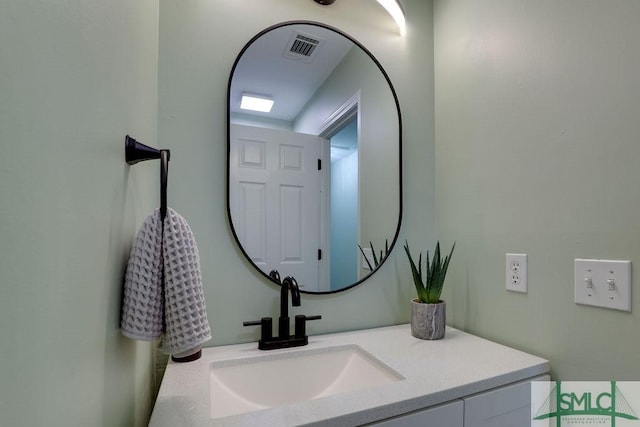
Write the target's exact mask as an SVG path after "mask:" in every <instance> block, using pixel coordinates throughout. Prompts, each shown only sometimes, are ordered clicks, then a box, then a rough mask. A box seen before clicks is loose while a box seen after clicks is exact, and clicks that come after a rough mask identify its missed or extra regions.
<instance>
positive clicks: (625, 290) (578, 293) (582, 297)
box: [574, 259, 631, 311]
mask: <svg viewBox="0 0 640 427" xmlns="http://www.w3.org/2000/svg"><path fill="white" fill-rule="evenodd" d="M574 282H575V283H574V284H575V297H574V300H575V302H576V304H584V305H593V306H596V307H604V308H611V309H614V310H622V311H631V261H611V260H600V259H576V260H575V274H574Z"/></svg>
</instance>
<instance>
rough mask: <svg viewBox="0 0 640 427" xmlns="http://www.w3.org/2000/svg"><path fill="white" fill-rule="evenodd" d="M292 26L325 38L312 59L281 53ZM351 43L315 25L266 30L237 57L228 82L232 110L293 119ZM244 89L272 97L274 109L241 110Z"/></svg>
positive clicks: (280, 118)
mask: <svg viewBox="0 0 640 427" xmlns="http://www.w3.org/2000/svg"><path fill="white" fill-rule="evenodd" d="M294 30H295V31H298V32H303V33H307V34H309V35H312V36H313V37H316V38H319V39H321V40H324V43H323V44H322V45H321V46H320V47H318V48H317V49H316V50H317V54H316V56H315V57H314V58H313V60H312V62H311V63H305V62H303V61H300V60H296V59H290V58H286V57H285V56H283V53H284V51H285V48H286V47H287V45H288V42H289V40H290V38H291V36H292V33H293V32H294ZM353 46H354V44H353V43H352V42H351V40H349V39H348V38H346V37H344V36H342V35H340V34H338V33H336V32H334V31H331V30H328V29H326V28H324V27H319V26H315V25H308V24H295V25H287V26H284V27H278V28H276V29H274V30H271V31H269V32H268V33H266V34H264V35H262V36H261V37H259V38H258V39H257V40H255V41H254V42H253V43H252V44H251V45H250V46H249V47H248V48H247V50H246V51H245V52H244V53H243V55H242V58H241V59H240V60H239V61H238V64H237V66H236V68H235V70H234V74H233V79H232V82H231V92H230V98H229V102H230V104H231V105H230V110H231V112H232V113H242V114H251V115H257V116H262V117H269V118H271V119H279V120H285V121H289V122H291V121H293V120H294V119H295V117H296V116H297V115H298V113H299V112H300V110H301V109H302V108H303V107H304V106H305V104H306V103H307V102H308V101H309V99H310V98H311V97H312V96H313V94H314V93H315V92H316V90H317V89H318V88H319V87H320V86H321V85H322V83H323V82H324V81H325V80H326V78H327V77H328V76H329V75H330V74H331V72H332V71H333V70H334V68H335V67H336V66H337V65H338V64H339V63H340V61H342V58H344V56H345V55H346V54H347V52H349V50H350V49H351V48H352V47H353ZM243 92H249V93H253V94H257V95H267V96H270V97H272V98H273V99H274V101H275V103H274V106H273V109H272V110H271V112H270V113H256V112H250V111H246V110H240V98H241V96H242V93H243Z"/></svg>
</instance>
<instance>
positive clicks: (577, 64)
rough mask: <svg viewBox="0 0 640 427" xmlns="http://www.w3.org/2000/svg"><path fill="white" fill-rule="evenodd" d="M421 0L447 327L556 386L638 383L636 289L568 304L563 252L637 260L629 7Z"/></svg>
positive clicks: (634, 68)
mask: <svg viewBox="0 0 640 427" xmlns="http://www.w3.org/2000/svg"><path fill="white" fill-rule="evenodd" d="M434 3H435V5H434V22H435V47H436V48H435V87H436V104H435V105H436V108H435V112H436V114H435V123H436V157H437V161H436V168H437V177H436V179H437V185H436V206H437V229H438V236H439V237H440V239H441V240H443V241H445V242H447V243H450V242H452V241H453V240H456V241H457V246H456V254H455V256H454V260H453V262H452V267H451V268H452V271H451V276H450V277H448V279H447V280H448V282H449V286H453V289H452V290H450V292H449V293H448V296H447V298H448V299H449V300H450V303H451V304H450V306H449V308H450V311H449V312H448V314H449V315H450V319H451V320H452V323H453V324H454V325H456V326H459V327H463V328H465V329H466V330H468V331H470V332H472V333H475V334H478V335H481V336H484V337H487V338H490V339H493V340H496V341H499V342H502V343H506V344H509V345H512V346H515V347H518V348H520V349H524V350H528V351H531V352H533V353H536V354H539V355H541V356H544V357H547V358H549V359H550V360H551V367H552V372H553V374H554V375H555V376H556V377H557V378H559V379H565V380H568V379H573V380H589V379H601V380H613V379H618V380H638V379H640V370H638V360H640V340H639V339H638V338H639V337H640V332H639V326H640V317H639V316H640V304H639V303H638V298H637V295H638V292H636V291H637V289H636V290H635V291H634V292H633V294H634V295H633V301H632V307H633V312H632V313H626V312H619V311H613V310H605V309H600V308H593V307H587V306H579V305H576V304H574V302H573V289H574V287H573V260H574V258H603V259H623V260H631V261H632V262H633V263H634V264H635V265H636V266H637V265H640V222H639V216H638V212H639V211H640V190H639V189H638V183H640V168H639V167H638V161H639V160H640V141H639V139H638V138H639V133H638V119H639V118H640V81H639V80H638V76H640V56H638V47H637V41H638V40H639V39H640V26H638V22H639V21H640V3H639V2H636V1H629V0H612V1H607V2H601V1H598V0H564V1H561V2H558V1H552V0H543V1H535V2H531V1H526V0H519V1H513V0H495V1H491V2H488V1H484V2H478V1H450V0H437V1H435V2H434ZM411 179H415V178H414V177H412V178H411ZM507 252H515V253H526V254H528V255H529V258H528V261H529V274H528V279H529V293H528V294H527V295H523V294H517V293H508V292H506V291H505V277H504V276H505V273H504V270H505V253H507ZM634 286H637V282H636V283H635V284H634Z"/></svg>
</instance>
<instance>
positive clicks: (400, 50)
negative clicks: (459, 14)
mask: <svg viewBox="0 0 640 427" xmlns="http://www.w3.org/2000/svg"><path fill="white" fill-rule="evenodd" d="M404 5H405V7H406V10H407V16H408V17H409V26H410V31H409V32H408V34H407V36H406V37H404V38H403V37H401V36H400V35H399V34H398V31H397V27H396V26H395V23H394V22H393V20H392V19H391V18H390V17H389V15H388V14H387V13H386V12H385V11H384V9H382V7H380V6H379V5H378V4H377V3H376V2H373V1H371V0H348V1H338V2H336V3H334V4H333V5H331V6H329V7H325V6H320V5H318V4H316V3H315V2H313V1H311V0H308V1H302V0H279V1H264V0H216V1H211V0H193V1H189V2H176V1H170V0H161V2H160V50H159V52H160V53H159V132H158V136H159V140H160V142H159V144H160V145H161V146H163V147H168V148H170V149H171V150H172V151H171V155H172V159H171V177H170V182H169V184H170V187H169V203H170V205H172V206H173V207H174V208H175V209H176V210H177V211H178V212H180V213H181V214H183V215H184V216H185V218H186V219H187V220H188V221H189V224H190V225H191V227H192V229H193V231H194V233H195V236H196V238H197V239H198V247H199V249H200V257H201V262H202V272H203V279H204V283H205V287H206V298H207V308H208V313H209V320H210V322H211V326H212V329H213V339H212V341H211V342H210V343H209V344H210V345H222V344H228V343H236V342H242V341H254V340H256V339H257V337H258V331H257V329H256V328H244V327H243V326H242V322H243V321H245V320H255V319H259V318H260V317H263V316H277V312H278V304H279V299H278V298H279V294H278V289H276V287H275V286H273V285H270V284H268V283H266V281H265V280H264V279H263V278H262V276H260V275H259V274H258V273H257V272H256V271H254V269H253V268H252V267H251V266H250V265H249V263H248V262H247V261H245V260H244V258H243V256H242V254H241V252H240V250H239V249H238V247H237V244H236V242H235V241H234V239H233V237H232V234H231V231H230V228H229V224H228V221H227V211H226V186H227V183H226V167H227V165H226V158H227V148H226V141H227V136H226V130H227V119H226V108H227V105H226V103H227V101H226V99H227V83H228V78H229V73H230V71H231V67H232V65H233V62H234V60H235V58H236V55H237V54H238V53H239V52H240V50H241V49H242V47H243V46H244V44H245V43H246V42H248V41H249V39H251V37H253V36H254V35H255V34H257V33H258V32H259V31H261V30H263V29H264V28H267V27H269V26H271V25H273V24H276V23H279V22H282V21H288V20H296V19H301V20H315V21H321V22H325V23H327V24H329V25H332V26H335V27H338V28H340V29H342V30H344V31H345V32H347V33H348V34H350V35H351V36H353V37H354V38H356V39H357V40H359V41H360V42H361V43H363V44H364V45H365V46H367V47H368V48H369V49H370V50H371V52H372V53H373V54H374V55H375V56H376V57H377V58H378V59H379V60H380V62H381V63H382V66H383V67H384V68H385V69H386V70H387V72H388V73H389V75H390V77H391V80H392V81H393V82H394V85H395V88H396V91H397V92H398V97H399V100H400V104H401V109H402V113H403V120H404V122H403V131H404V140H403V144H404V153H403V154H404V165H403V166H404V177H405V187H404V192H405V193H404V195H405V205H404V208H405V214H404V219H403V224H404V225H403V227H404V228H403V231H402V233H401V236H400V241H404V238H405V237H406V236H407V234H406V232H405V230H409V231H410V232H411V235H410V238H411V241H412V242H415V245H416V247H417V246H420V245H421V244H422V243H424V242H430V241H432V240H433V238H434V236H435V232H434V220H435V213H434V208H433V206H434V203H433V199H434V192H435V184H434V179H435V159H434V147H435V144H434V127H433V96H434V95H433V51H432V46H433V39H432V37H433V28H432V24H431V2H430V1H424V0H410V1H406V2H404ZM248 11H250V12H251V13H247V12H248ZM397 249H401V248H399V247H398V248H396V250H395V251H394V253H393V255H392V256H391V260H390V261H389V262H387V263H386V264H385V265H384V266H383V267H382V269H381V271H380V272H379V273H377V274H376V275H375V276H374V277H373V278H371V279H370V280H368V281H367V282H365V283H364V284H362V285H360V286H358V287H356V288H354V289H352V290H350V291H347V292H343V293H339V294H335V295H327V296H313V295H304V296H303V298H302V306H301V307H300V308H297V307H296V308H295V309H293V314H295V313H304V314H321V315H322V316H323V318H322V320H319V321H316V322H312V323H310V324H309V325H308V326H309V329H310V333H311V334H318V333H324V332H332V331H344V330H350V329H361V328H371V327H376V326H380V325H389V324H394V323H401V322H406V321H408V319H409V313H408V304H409V300H410V298H411V297H412V295H413V293H414V291H413V289H412V285H411V283H410V282H409V280H410V279H409V272H408V271H407V264H406V260H405V257H404V255H403V254H402V253H401V251H400V250H397Z"/></svg>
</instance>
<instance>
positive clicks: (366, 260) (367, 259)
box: [358, 245, 373, 271]
mask: <svg viewBox="0 0 640 427" xmlns="http://www.w3.org/2000/svg"><path fill="white" fill-rule="evenodd" d="M358 248H360V252H361V253H362V257H363V258H364V260H365V262H366V263H367V265H368V266H369V270H371V271H373V267H372V266H371V263H370V262H369V258H367V256H366V255H365V253H364V250H362V246H360V245H358Z"/></svg>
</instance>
